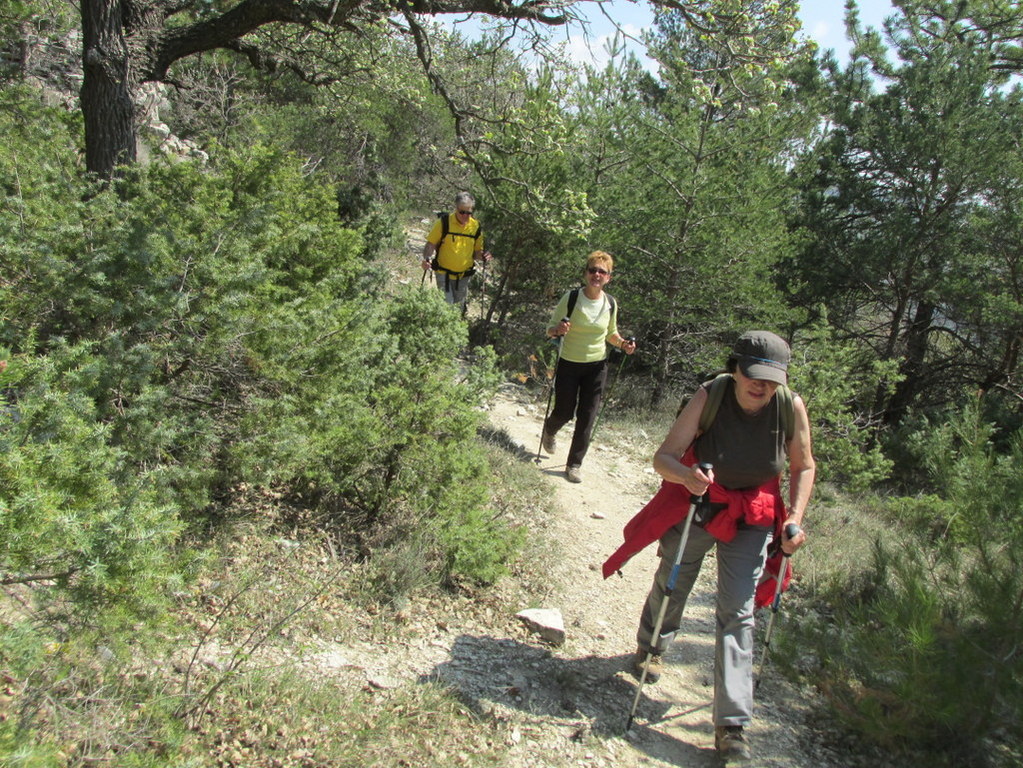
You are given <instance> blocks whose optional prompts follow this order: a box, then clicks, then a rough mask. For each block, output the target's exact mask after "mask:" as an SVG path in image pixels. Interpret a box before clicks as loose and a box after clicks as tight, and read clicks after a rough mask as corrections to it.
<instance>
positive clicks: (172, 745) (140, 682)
mask: <svg viewBox="0 0 1023 768" xmlns="http://www.w3.org/2000/svg"><path fill="white" fill-rule="evenodd" d="M33 625H34V626H33ZM136 640H137V638H136ZM105 642H106V641H105V639H104V638H102V637H100V636H97V635H96V634H95V633H93V632H86V633H78V634H76V635H75V636H73V637H60V636H57V635H51V634H48V633H47V631H46V629H44V628H41V627H40V626H39V625H38V623H37V622H28V621H20V622H5V624H4V627H3V629H2V630H0V664H2V666H3V669H4V674H5V677H6V679H7V683H8V684H9V687H8V691H9V692H11V693H12V694H13V695H12V696H6V695H5V696H4V697H3V700H2V703H0V712H2V714H3V718H2V719H0V764H3V765H5V766H6V765H9V766H19V768H20V767H21V766H35V767H37V768H58V766H80V765H89V764H91V763H94V762H96V761H104V762H109V761H114V762H116V764H117V765H123V766H126V768H158V767H159V766H168V767H169V766H180V767H181V768H197V766H199V765H205V764H206V763H205V762H200V761H198V760H189V759H187V758H185V757H183V756H182V755H181V754H180V753H179V752H178V749H179V747H180V745H181V744H182V742H183V741H184V729H183V727H182V724H181V723H180V721H178V720H176V719H175V718H174V717H173V713H172V711H171V709H172V706H173V698H172V697H170V696H168V695H167V693H168V692H167V690H166V689H164V688H162V682H161V680H160V677H159V676H158V675H152V674H151V673H152V669H151V668H150V669H146V670H144V673H143V672H142V670H139V669H135V670H133V674H125V660H124V659H121V660H118V659H117V658H116V653H115V651H114V650H111V648H109V647H107V645H106V644H104V643H105ZM137 645H141V643H139V644H137ZM134 650H135V651H136V652H137V651H139V650H140V649H139V648H138V647H137V646H136V648H135V649H134ZM130 663H131V662H129V664H130Z"/></svg>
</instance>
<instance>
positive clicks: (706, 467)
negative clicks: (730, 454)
mask: <svg viewBox="0 0 1023 768" xmlns="http://www.w3.org/2000/svg"><path fill="white" fill-rule="evenodd" d="M696 466H697V467H699V468H700V471H701V472H703V474H707V473H708V472H710V471H711V470H712V469H714V465H713V464H711V463H710V462H709V461H701V462H700V463H699V464H697V465H696ZM706 494H707V491H704V492H703V493H702V494H700V495H699V496H697V495H696V494H695V493H691V494H689V501H691V502H692V503H693V504H696V503H698V502H700V501H703V497H704V496H705V495H706Z"/></svg>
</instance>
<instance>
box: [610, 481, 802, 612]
mask: <svg viewBox="0 0 1023 768" xmlns="http://www.w3.org/2000/svg"><path fill="white" fill-rule="evenodd" d="M707 492H708V493H709V494H710V503H711V504H713V505H715V506H720V505H725V506H724V508H723V509H721V511H720V512H718V513H717V514H716V515H714V517H713V519H711V520H710V521H708V522H707V523H706V525H704V527H703V528H704V530H705V531H706V532H707V533H709V534H710V535H711V536H713V537H714V538H715V539H717V540H718V541H725V542H728V541H731V540H732V539H734V538H735V534H736V532H737V531H738V529H739V523H740V522H745V523H746V524H747V525H758V526H765V527H773V528H774V540H775V541H776V542H780V541H781V529H782V524H783V523H784V522H785V503H784V502H783V501H782V497H781V481H780V478H778V477H775V478H772V479H771V480H769V481H768V482H766V483H764V484H763V485H762V486H760V487H759V488H751V489H745V490H737V491H735V490H730V489H728V488H723V487H722V486H720V485H718V484H717V483H711V484H710V487H709V488H708V491H707ZM689 505H690V493H689V490H688V489H687V488H686V487H685V486H684V485H682V484H680V483H671V482H668V481H667V480H665V481H663V482H662V483H661V488H660V490H658V491H657V493H656V494H655V495H654V497H653V498H652V499H650V501H648V502H647V504H646V506H644V507H643V509H641V510H640V511H639V512H637V513H636V515H635V516H634V517H633V518H632V519H631V520H629V522H628V523H626V524H625V529H624V531H623V533H624V536H625V542H624V543H623V544H622V545H621V546H620V547H619V548H618V549H617V550H615V552H614V554H612V555H611V557H609V558H608V559H607V560H606V561H605V562H604V566H603V569H602V571H603V574H604V578H605V579H606V578H607V577H608V576H610V575H611V574H612V573H615V572H616V571H618V570H619V569H620V568H621V567H622V566H623V565H625V563H626V562H628V560H629V559H630V558H631V557H632V556H633V555H635V554H636V553H637V552H640V551H642V550H643V549H644V548H645V547H646V546H647V545H649V544H651V543H653V542H655V541H658V540H659V539H660V538H661V536H663V535H664V534H665V533H666V532H667V531H668V530H669V529H670V528H672V527H673V526H675V525H678V524H679V523H681V522H683V521H684V520H685V517H686V514H687V513H688V512H689ZM784 559H785V558H784V557H783V556H782V553H781V547H777V551H776V552H775V553H774V554H773V555H772V556H771V557H769V558H768V560H767V564H766V566H765V574H764V577H763V578H761V580H760V584H758V585H757V594H756V604H757V607H762V606H765V605H769V604H770V603H771V600H772V599H773V597H774V592H775V588H774V583H773V582H774V579H776V578H777V574H778V573H779V572H780V568H781V564H782V561H783V560H784ZM786 565H787V566H788V567H787V568H786V571H785V580H784V583H783V585H782V586H783V588H785V587H787V586H788V583H789V580H790V578H791V565H790V564H789V563H787V562H786Z"/></svg>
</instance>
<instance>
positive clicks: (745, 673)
mask: <svg viewBox="0 0 1023 768" xmlns="http://www.w3.org/2000/svg"><path fill="white" fill-rule="evenodd" d="M771 537H772V530H771V529H770V528H761V527H754V526H748V527H747V526H743V527H740V528H739V531H738V533H737V534H736V536H735V538H734V539H732V541H730V542H728V543H727V544H726V543H725V542H723V541H718V540H717V539H715V538H714V537H713V536H711V535H710V534H709V533H707V532H706V531H704V530H703V529H702V528H697V527H696V526H695V525H694V526H691V527H690V529H689V541H687V542H686V548H685V551H684V553H683V555H682V563H681V567H680V568H679V575H678V579H677V580H676V582H675V589H674V591H673V592H672V595H671V599H670V600H669V601H668V609H667V611H666V613H665V614H664V621H663V623H662V624H661V633H660V638H659V639H658V640H657V641H656V642H654V638H653V633H654V624H655V623H656V622H657V614H658V613H659V611H660V610H661V602H662V601H663V599H664V594H665V590H666V586H667V583H668V579H669V578H670V577H671V569H672V564H673V563H674V560H675V554H676V553H677V552H678V545H679V541H680V540H681V538H682V524H681V523H680V524H679V525H677V526H675V527H674V528H672V529H671V530H669V531H668V532H667V533H666V534H664V536H662V537H661V541H660V549H659V551H658V554H659V555H660V558H661V563H660V565H659V566H658V568H657V573H656V575H655V576H654V585H653V588H652V589H651V590H650V594H649V595H648V596H647V600H646V605H645V606H643V613H642V615H641V617H640V621H639V632H637V634H636V640H637V642H638V644H639V647H640V648H641V649H642V650H644V651H650V650H653V651H655V652H656V653H663V652H664V651H665V649H667V648H668V646H670V645H671V641H672V640H673V639H674V636H675V633H676V632H678V629H679V626H680V625H681V622H682V612H683V610H684V609H685V606H686V599H687V598H688V597H689V592H690V591H691V590H692V588H693V584H695V583H696V577H697V576H698V575H699V573H700V565H701V564H702V563H703V557H704V555H706V554H707V552H709V551H710V549H711V547H713V546H714V545H715V544H716V545H717V566H718V583H717V615H716V618H717V622H716V623H717V632H716V639H715V653H714V715H713V717H714V725H748V724H749V723H750V720H751V719H752V716H753V609H754V593H755V591H756V586H757V582H758V581H759V580H760V575H761V573H763V570H764V560H765V559H766V557H767V545H768V543H769V542H770V541H771Z"/></svg>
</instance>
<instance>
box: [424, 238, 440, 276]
mask: <svg viewBox="0 0 1023 768" xmlns="http://www.w3.org/2000/svg"><path fill="white" fill-rule="evenodd" d="M436 252H437V246H436V245H434V244H433V243H431V242H430V241H429V240H427V241H426V245H424V246H423V264H422V267H423V269H429V268H430V267H431V266H432V263H433V254H435V253H436Z"/></svg>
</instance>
